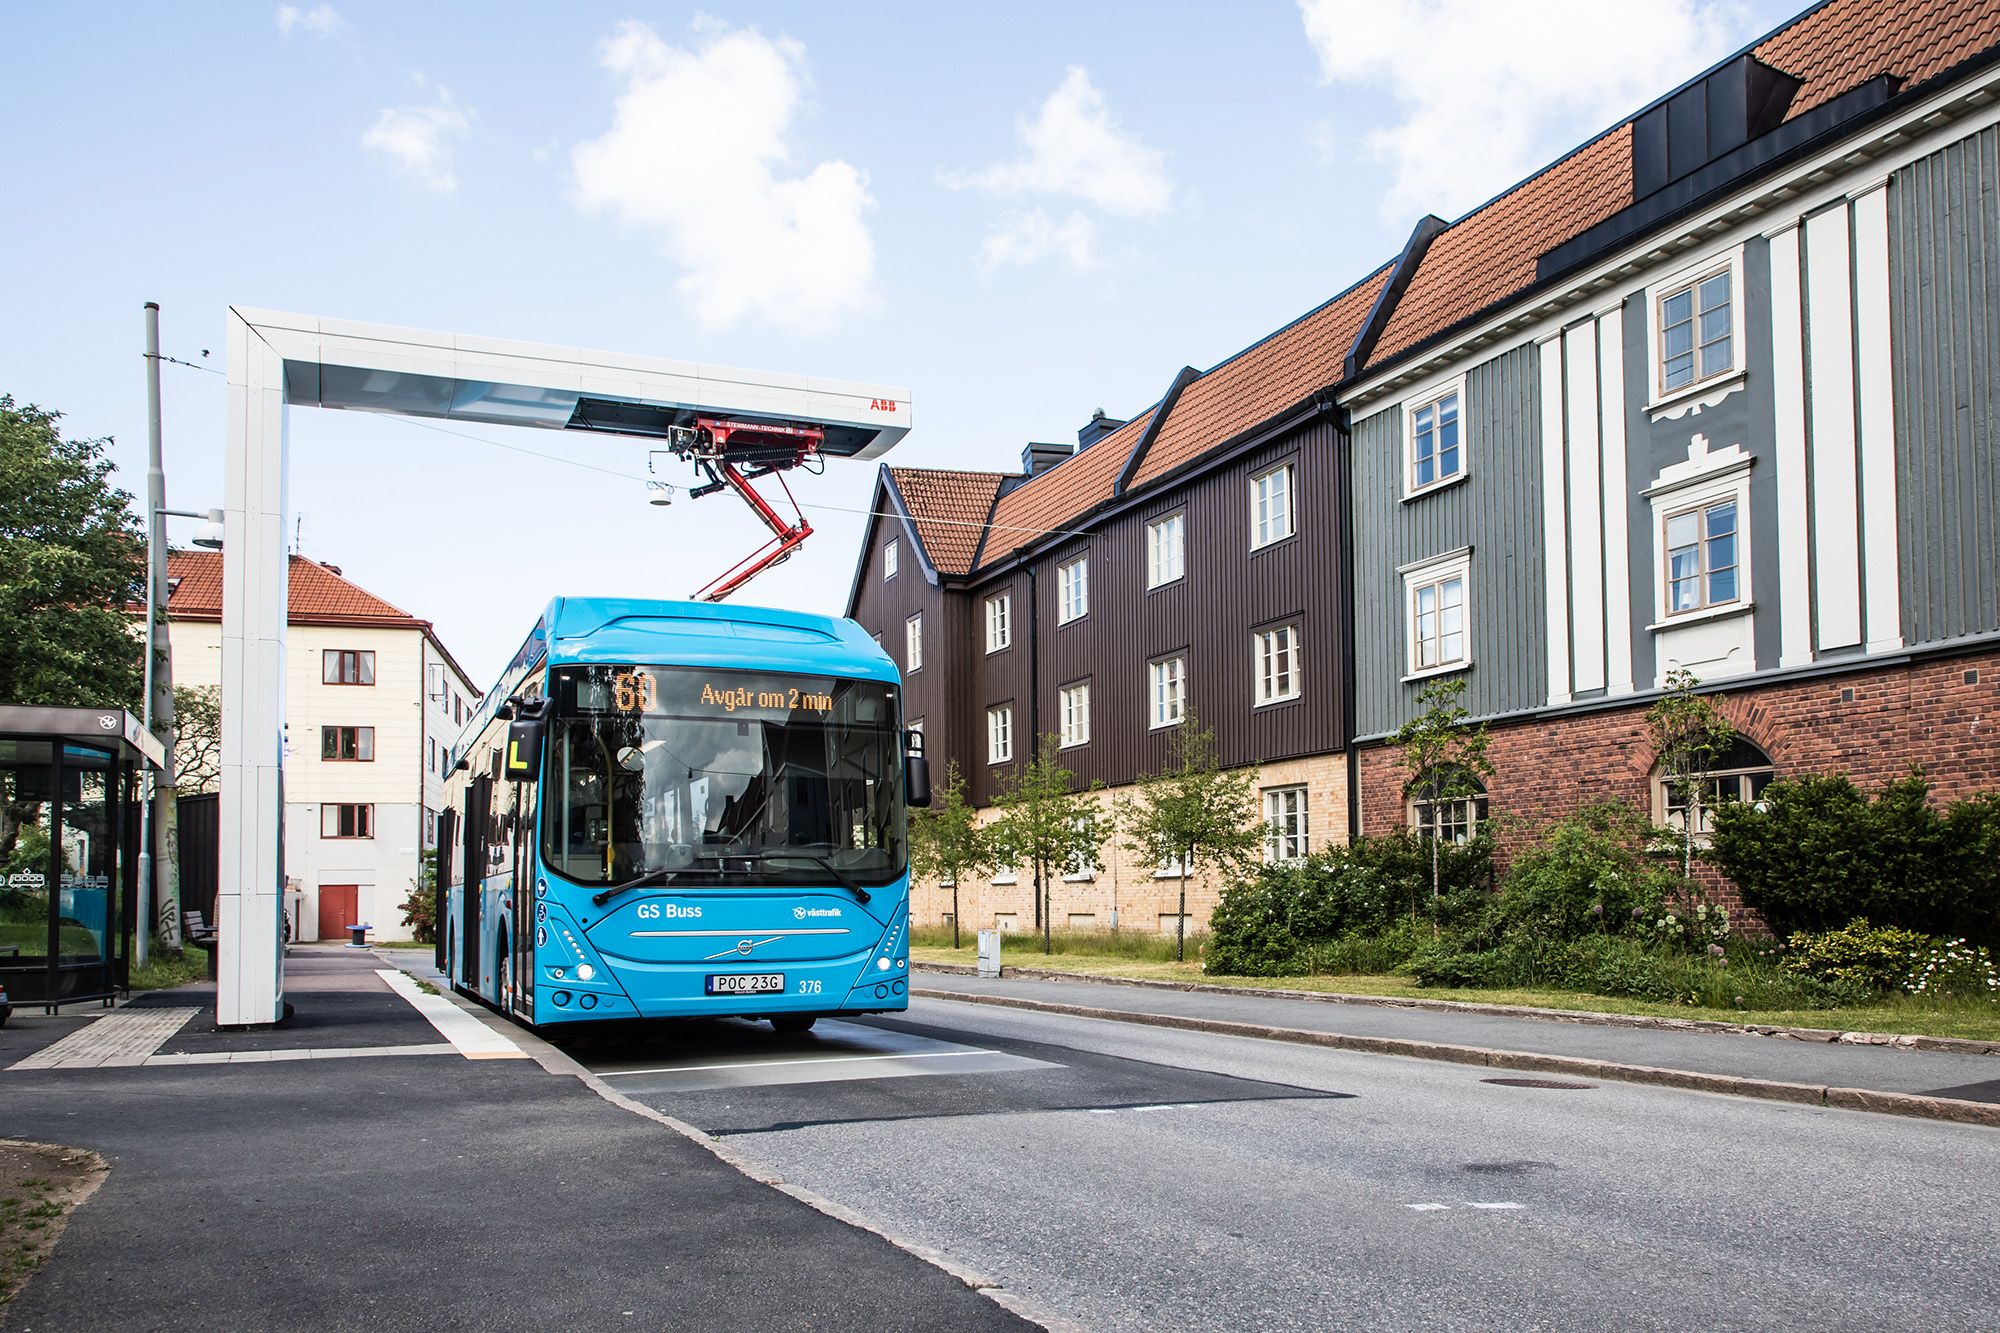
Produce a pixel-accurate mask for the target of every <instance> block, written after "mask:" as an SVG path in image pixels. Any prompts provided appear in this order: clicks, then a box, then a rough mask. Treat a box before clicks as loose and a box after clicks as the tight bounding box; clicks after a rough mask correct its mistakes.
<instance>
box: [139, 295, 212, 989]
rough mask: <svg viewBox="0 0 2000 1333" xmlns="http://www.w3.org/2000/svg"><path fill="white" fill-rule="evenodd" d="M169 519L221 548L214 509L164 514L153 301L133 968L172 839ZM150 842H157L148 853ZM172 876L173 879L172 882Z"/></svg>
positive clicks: (171, 927)
mask: <svg viewBox="0 0 2000 1333" xmlns="http://www.w3.org/2000/svg"><path fill="white" fill-rule="evenodd" d="M169 516H172V517H176V518H199V519H203V520H205V522H204V523H203V525H202V528H201V530H200V531H199V532H197V533H196V534H195V538H194V544H195V545H196V546H201V547H206V548H208V549H210V550H220V549H221V547H222V520H223V513H222V511H221V510H220V509H210V510H206V511H195V510H187V509H169V508H167V479H166V469H165V467H164V465H163V462H162V447H161V432H160V307H159V305H158V304H157V303H156V302H152V301H148V302H147V303H146V635H145V644H146V661H145V700H144V702H143V703H142V705H141V725H143V726H144V727H145V729H146V732H147V734H148V735H152V734H155V733H154V730H153V728H154V725H155V722H156V721H157V723H158V725H159V727H160V729H161V731H163V732H164V733H165V735H164V736H162V737H161V739H162V740H163V741H164V742H165V746H166V763H165V765H164V767H163V768H162V770H161V772H160V773H159V774H158V775H157V776H153V777H151V778H150V779H149V780H150V781H151V782H152V784H153V789H152V792H151V793H150V794H149V796H148V798H147V800H146V801H145V803H144V804H143V805H142V806H141V807H140V812H139V910H138V914H137V915H138V921H137V922H136V923H135V924H136V926H137V929H136V930H134V931H133V934H134V935H135V936H136V937H137V938H136V939H134V940H133V944H132V950H133V962H134V964H136V965H137V966H139V967H144V966H145V965H146V962H147V959H148V958H150V957H151V955H152V940H153V867H154V866H155V865H156V864H158V863H160V862H162V861H165V862H166V863H168V864H172V860H171V858H172V857H173V854H174V853H173V849H172V847H170V846H169V845H168V843H169V841H170V840H171V839H172V837H173V836H174V814H175V812H174V808H173V802H174V780H175V776H176V775H175V772H174V737H173V731H174V672H173V657H172V651H171V647H170V645H169V643H168V642H166V641H164V637H163V636H162V635H161V634H160V626H159V621H160V612H161V608H163V607H164V606H165V605H166V600H167V542H166V535H167V534H166V522H167V519H168V517H169ZM155 842H158V843H159V846H158V847H157V848H156V847H155V846H154V844H155ZM177 880H178V877H176V881H177ZM173 898H174V902H175V904H176V906H178V904H179V902H180V893H179V885H178V882H176V883H175V885H174V893H173ZM167 927H168V930H167V933H168V940H169V943H170V944H173V945H175V946H178V945H179V943H180V937H181V930H180V914H179V913H178V912H175V913H174V914H173V915H172V917H171V919H170V920H169V921H168V923H167Z"/></svg>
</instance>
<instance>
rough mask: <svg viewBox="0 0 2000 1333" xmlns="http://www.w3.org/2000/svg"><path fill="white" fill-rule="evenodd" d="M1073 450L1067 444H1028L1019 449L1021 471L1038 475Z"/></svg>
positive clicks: (1033, 475)
mask: <svg viewBox="0 0 2000 1333" xmlns="http://www.w3.org/2000/svg"><path fill="white" fill-rule="evenodd" d="M1075 452H1076V450H1075V449H1073V448H1071V447H1070V446H1069V445H1067V444H1030V445H1029V446H1028V447H1027V448H1025V449H1023V450H1021V471H1023V472H1025V473H1027V474H1028V475H1029V476H1031V477H1038V476H1040V475H1041V474H1042V473H1044V472H1047V471H1048V470H1049V469H1050V468H1052V467H1054V466H1055V465H1056V464H1058V463H1060V462H1062V461H1063V459H1065V458H1068V457H1069V456H1070V455H1071V454H1073V453H1075Z"/></svg>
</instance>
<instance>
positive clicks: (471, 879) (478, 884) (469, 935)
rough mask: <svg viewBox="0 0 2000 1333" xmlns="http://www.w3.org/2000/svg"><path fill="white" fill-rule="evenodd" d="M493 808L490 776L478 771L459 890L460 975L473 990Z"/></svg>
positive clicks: (469, 801)
mask: <svg viewBox="0 0 2000 1333" xmlns="http://www.w3.org/2000/svg"><path fill="white" fill-rule="evenodd" d="M492 809H493V779H492V778H490V777H488V776H487V775H486V774H484V773H481V774H480V775H479V776H478V777H476V778H474V779H473V780H472V787H471V790H470V791H469V792H467V793H466V797H465V882H464V886H463V888H462V891H461V892H460V894H459V906H460V917H461V918H462V919H461V921H460V922H459V927H458V959H459V972H460V978H459V979H460V981H461V982H462V983H463V984H465V985H467V986H470V987H472V988H473V989H474V990H477V989H478V988H479V964H480V960H481V950H480V947H479V936H480V928H481V921H480V910H479V909H480V906H481V903H482V900H483V899H484V898H485V897H486V837H487V833H488V831H489V829H490V827H491V822H492V821H491V818H490V815H491V811H492Z"/></svg>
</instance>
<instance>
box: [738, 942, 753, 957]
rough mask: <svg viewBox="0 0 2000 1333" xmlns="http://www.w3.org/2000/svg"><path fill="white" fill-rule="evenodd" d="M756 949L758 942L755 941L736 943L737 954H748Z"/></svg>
mask: <svg viewBox="0 0 2000 1333" xmlns="http://www.w3.org/2000/svg"><path fill="white" fill-rule="evenodd" d="M756 947H757V941H755V940H738V941H736V952H738V953H742V954H747V953H749V952H750V951H751V950H752V949H754V948H756Z"/></svg>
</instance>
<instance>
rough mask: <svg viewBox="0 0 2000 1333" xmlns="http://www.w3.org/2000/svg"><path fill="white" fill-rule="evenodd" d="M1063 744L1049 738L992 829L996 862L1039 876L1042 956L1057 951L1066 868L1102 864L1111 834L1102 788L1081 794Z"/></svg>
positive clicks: (1000, 799) (1002, 802)
mask: <svg viewBox="0 0 2000 1333" xmlns="http://www.w3.org/2000/svg"><path fill="white" fill-rule="evenodd" d="M1061 748H1062V739H1061V738H1060V737H1059V736H1057V735H1056V734H1055V733H1054V732H1049V733H1048V734H1046V735H1044V736H1042V737H1041V739H1040V743H1039V744H1038V745H1037V746H1036V747H1035V757H1034V758H1033V759H1032V760H1030V761H1029V762H1028V763H1026V764H1024V765H1022V766H1021V767H1020V768H1019V769H1018V770H1017V771H1016V772H1015V773H1014V776H1013V777H1012V778H1011V779H1009V780H1008V782H1007V784H1006V786H1004V787H1003V788H1002V789H1001V791H1000V793H999V795H998V796H997V797H996V798H995V799H994V804H995V805H996V806H997V807H998V808H999V811H1000V815H999V818H997V819H996V820H994V821H993V823H992V824H991V825H990V826H988V836H989V837H990V838H991V839H992V843H991V846H992V855H993V860H994V862H995V863H996V864H999V865H1009V866H1028V867H1030V868H1031V869H1032V870H1033V872H1034V879H1035V904H1036V910H1037V911H1038V912H1039V913H1040V914H1041V918H1042V952H1044V953H1048V952H1050V951H1051V949H1052V943H1051V939H1050V931H1051V929H1052V928H1051V925H1050V917H1051V915H1052V914H1053V911H1054V891H1055V880H1056V878H1057V877H1058V876H1059V875H1060V873H1061V871H1062V868H1063V867H1066V866H1072V865H1079V864H1088V865H1095V864H1097V861H1098V857H1099V854H1100V853H1101V852H1102V851H1103V848H1104V840H1105V838H1106V836H1107V835H1108V834H1109V832H1110V828H1109V824H1108V823H1107V821H1106V817H1105V811H1104V807H1103V805H1102V804H1101V803H1100V802H1099V800H1098V799H1097V793H1098V792H1099V791H1101V790H1103V788H1102V784H1098V783H1092V784H1091V785H1090V786H1089V787H1087V788H1084V789H1082V790H1078V788H1077V783H1076V774H1074V773H1072V772H1070V771H1069V770H1068V769H1067V768H1064V767H1063V765H1062V760H1061Z"/></svg>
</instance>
